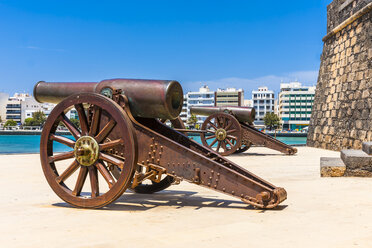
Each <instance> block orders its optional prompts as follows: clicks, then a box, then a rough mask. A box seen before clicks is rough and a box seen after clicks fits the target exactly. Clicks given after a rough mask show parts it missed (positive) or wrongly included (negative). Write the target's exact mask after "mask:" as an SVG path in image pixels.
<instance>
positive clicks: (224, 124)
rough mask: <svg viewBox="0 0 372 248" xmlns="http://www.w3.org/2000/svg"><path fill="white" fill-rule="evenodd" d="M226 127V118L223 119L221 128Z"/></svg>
mask: <svg viewBox="0 0 372 248" xmlns="http://www.w3.org/2000/svg"><path fill="white" fill-rule="evenodd" d="M225 126H226V118H223V117H222V125H221V127H222V128H225Z"/></svg>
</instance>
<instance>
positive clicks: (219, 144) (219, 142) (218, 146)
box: [216, 141, 221, 152]
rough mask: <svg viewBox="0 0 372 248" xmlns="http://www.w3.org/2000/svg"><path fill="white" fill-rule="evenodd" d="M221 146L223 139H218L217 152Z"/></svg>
mask: <svg viewBox="0 0 372 248" xmlns="http://www.w3.org/2000/svg"><path fill="white" fill-rule="evenodd" d="M220 148H221V141H218V144H217V149H216V152H218V151H219V150H220Z"/></svg>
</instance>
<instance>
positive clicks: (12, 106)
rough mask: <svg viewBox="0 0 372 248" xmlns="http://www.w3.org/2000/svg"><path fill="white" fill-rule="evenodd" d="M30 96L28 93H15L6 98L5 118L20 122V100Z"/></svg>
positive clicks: (19, 123)
mask: <svg viewBox="0 0 372 248" xmlns="http://www.w3.org/2000/svg"><path fill="white" fill-rule="evenodd" d="M27 97H30V95H29V94H28V93H15V94H14V96H11V97H9V98H8V101H7V103H6V120H13V121H16V122H17V123H18V125H21V124H22V116H21V102H22V101H25V99H26V98H27Z"/></svg>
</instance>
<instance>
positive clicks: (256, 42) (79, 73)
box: [0, 0, 331, 95]
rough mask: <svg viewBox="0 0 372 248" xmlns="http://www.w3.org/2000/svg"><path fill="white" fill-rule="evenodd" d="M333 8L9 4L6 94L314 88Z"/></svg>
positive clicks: (4, 38) (0, 20)
mask: <svg viewBox="0 0 372 248" xmlns="http://www.w3.org/2000/svg"><path fill="white" fill-rule="evenodd" d="M330 2H331V0H327V1H325V0H321V1H318V0H308V1H299V0H296V1H294V0H293V1H292V0H288V1H277V0H276V1H232V0H231V1H217V0H216V1H202V0H199V1H193V0H188V1H177V0H173V1H161V0H159V1H123V0H122V1H93V0H90V1H52V0H45V1H38V0H34V1H29V0H25V1H21V0H19V1H15V0H0V31H1V35H0V92H8V93H10V94H13V93H14V92H19V91H21V92H22V91H26V92H32V88H33V85H34V84H35V83H36V82H37V81H39V80H45V81H55V82H61V81H97V82H98V81H100V80H103V79H109V78H145V79H174V80H178V81H179V82H181V83H182V85H183V88H184V91H185V92H186V91H190V90H197V89H198V88H199V87H200V86H201V85H202V84H203V83H207V84H208V85H209V87H210V88H212V89H216V88H217V87H227V86H229V87H237V88H243V89H244V90H245V91H246V93H245V94H246V95H250V91H251V90H252V89H255V88H257V87H258V86H260V85H267V86H269V87H270V88H272V89H274V90H276V91H277V90H278V89H279V83H280V82H281V81H291V80H295V79H297V80H300V81H302V82H304V83H306V84H309V85H313V84H316V79H317V73H318V69H319V64H320V55H321V52H322V46H323V43H322V41H321V39H322V37H323V36H324V35H326V14H327V13H326V6H327V5H328V4H329V3H330Z"/></svg>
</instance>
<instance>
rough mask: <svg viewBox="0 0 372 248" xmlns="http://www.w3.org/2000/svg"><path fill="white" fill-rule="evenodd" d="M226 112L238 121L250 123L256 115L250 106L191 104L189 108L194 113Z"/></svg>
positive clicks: (206, 114)
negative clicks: (204, 105)
mask: <svg viewBox="0 0 372 248" xmlns="http://www.w3.org/2000/svg"><path fill="white" fill-rule="evenodd" d="M221 112H223V113H226V114H231V115H233V116H234V117H235V118H236V119H238V121H240V122H248V123H249V124H252V123H253V121H254V118H255V117H256V111H255V109H254V108H251V107H236V106H223V107H210V106H206V107H199V106H193V107H191V108H190V113H191V114H195V115H204V116H210V115H212V114H216V113H221Z"/></svg>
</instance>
